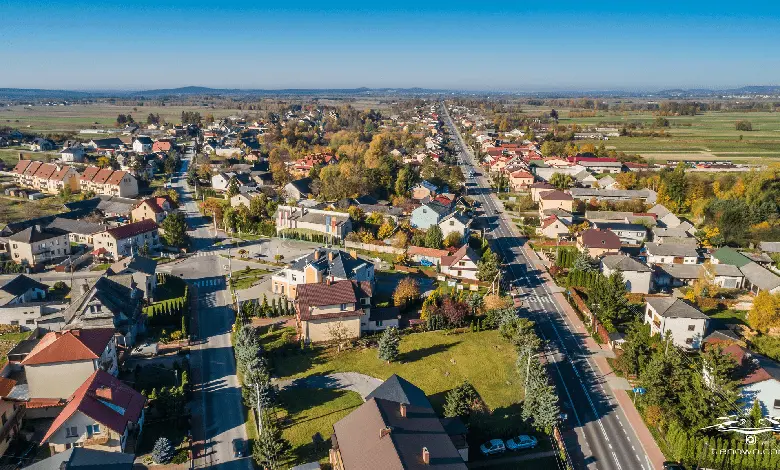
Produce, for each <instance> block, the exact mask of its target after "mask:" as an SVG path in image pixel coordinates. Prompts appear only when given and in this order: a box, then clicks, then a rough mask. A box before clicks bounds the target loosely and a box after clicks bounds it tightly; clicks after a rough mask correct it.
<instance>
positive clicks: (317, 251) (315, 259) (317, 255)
mask: <svg viewBox="0 0 780 470" xmlns="http://www.w3.org/2000/svg"><path fill="white" fill-rule="evenodd" d="M318 259H320V250H314V261H317V260H318Z"/></svg>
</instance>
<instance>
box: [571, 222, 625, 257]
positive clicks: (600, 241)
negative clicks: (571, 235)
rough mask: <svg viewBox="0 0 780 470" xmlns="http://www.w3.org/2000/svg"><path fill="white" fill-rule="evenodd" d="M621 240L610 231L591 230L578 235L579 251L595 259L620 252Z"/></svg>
mask: <svg viewBox="0 0 780 470" xmlns="http://www.w3.org/2000/svg"><path fill="white" fill-rule="evenodd" d="M620 246H621V243H620V238H619V237H618V236H617V235H615V234H614V233H612V232H610V231H609V230H599V229H595V228H589V229H587V230H583V231H582V232H580V233H579V235H577V249H579V250H580V251H582V252H584V253H587V254H588V255H590V256H593V257H599V256H602V255H607V254H615V253H618V252H619V251H620Z"/></svg>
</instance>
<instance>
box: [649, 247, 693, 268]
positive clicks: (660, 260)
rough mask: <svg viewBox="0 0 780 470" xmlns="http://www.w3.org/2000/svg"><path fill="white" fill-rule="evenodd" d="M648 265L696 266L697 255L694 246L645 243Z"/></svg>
mask: <svg viewBox="0 0 780 470" xmlns="http://www.w3.org/2000/svg"><path fill="white" fill-rule="evenodd" d="M645 248H646V250H647V262H648V263H649V264H696V263H697V262H698V259H699V253H698V252H697V251H696V247H695V246H691V245H680V244H676V243H646V244H645Z"/></svg>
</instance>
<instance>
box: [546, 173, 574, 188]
mask: <svg viewBox="0 0 780 470" xmlns="http://www.w3.org/2000/svg"><path fill="white" fill-rule="evenodd" d="M573 183H574V179H573V178H572V177H571V175H568V174H565V173H553V175H552V176H551V177H550V184H551V185H553V186H555V187H556V188H558V189H560V190H564V189H568V188H569V187H571V185H572V184H573Z"/></svg>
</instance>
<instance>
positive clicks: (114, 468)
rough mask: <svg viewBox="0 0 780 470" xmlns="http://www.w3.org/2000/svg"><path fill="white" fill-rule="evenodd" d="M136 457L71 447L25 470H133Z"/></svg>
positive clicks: (121, 453)
mask: <svg viewBox="0 0 780 470" xmlns="http://www.w3.org/2000/svg"><path fill="white" fill-rule="evenodd" d="M134 462H135V455H134V454H130V453H126V452H111V451H107V450H97V449H88V448H85V447H71V448H70V449H68V450H66V451H64V452H60V453H57V454H54V455H52V456H51V457H48V458H46V459H43V460H41V461H39V462H36V463H34V464H32V465H30V466H29V467H25V470H51V469H58V470H97V469H100V470H132V468H133V464H134Z"/></svg>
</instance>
